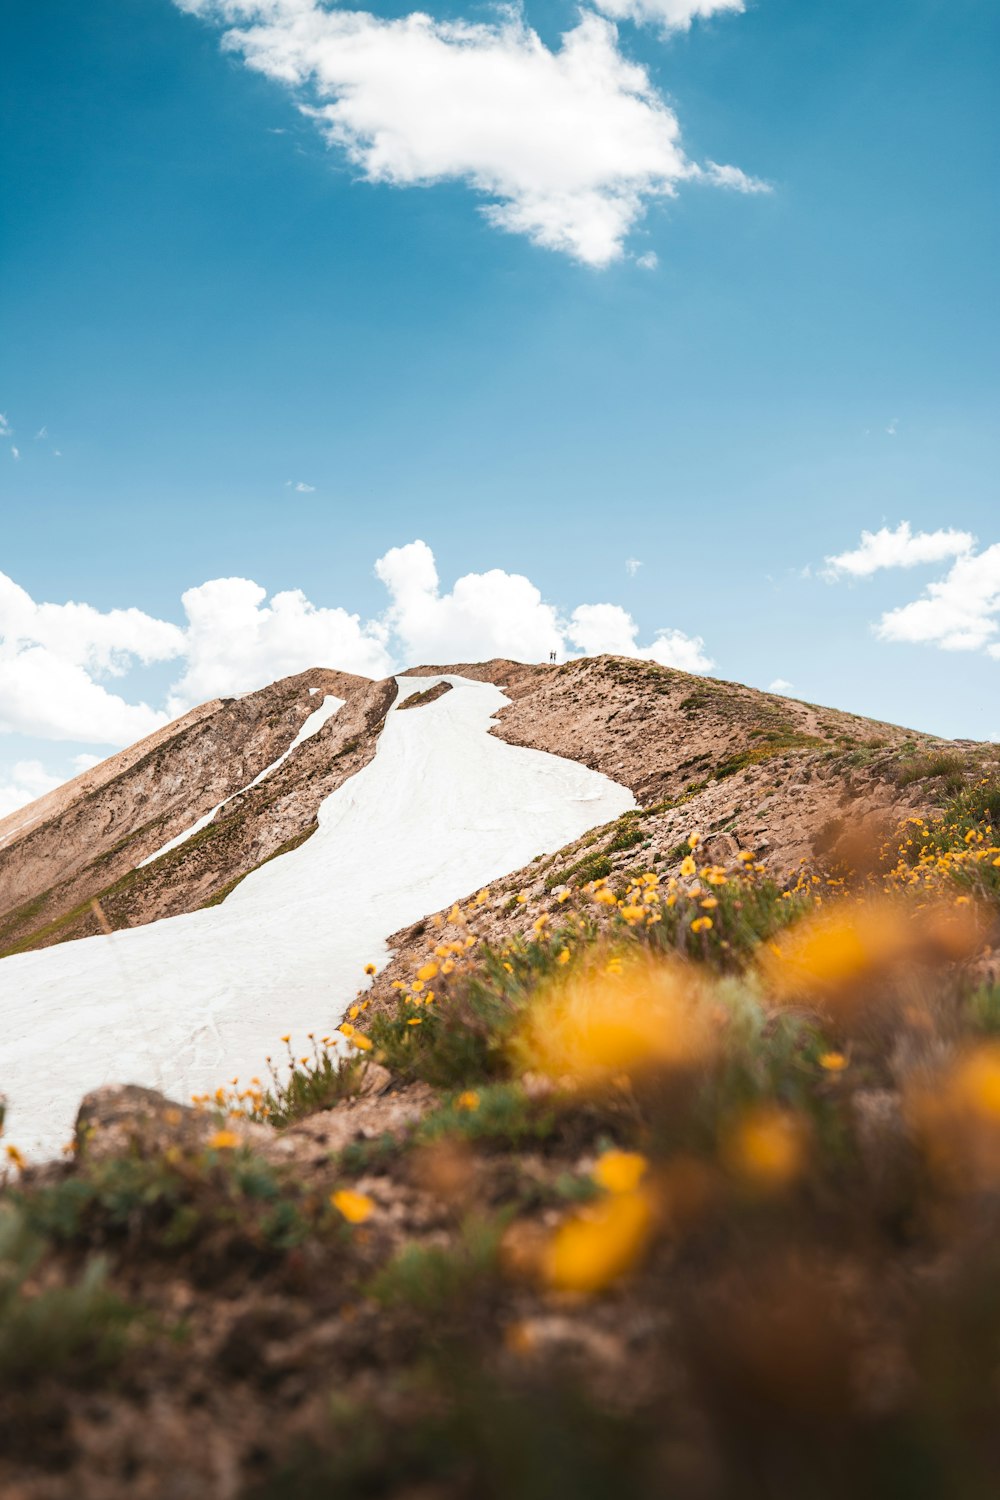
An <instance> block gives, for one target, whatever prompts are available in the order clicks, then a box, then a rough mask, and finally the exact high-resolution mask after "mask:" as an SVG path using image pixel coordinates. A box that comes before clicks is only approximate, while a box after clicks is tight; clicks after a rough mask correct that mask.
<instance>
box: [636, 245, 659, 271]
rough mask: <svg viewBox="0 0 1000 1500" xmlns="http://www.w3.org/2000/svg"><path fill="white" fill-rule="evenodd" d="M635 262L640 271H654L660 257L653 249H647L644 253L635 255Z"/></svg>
mask: <svg viewBox="0 0 1000 1500" xmlns="http://www.w3.org/2000/svg"><path fill="white" fill-rule="evenodd" d="M635 263H636V265H637V266H638V267H639V270H640V271H655V270H656V268H657V266H658V265H659V264H660V257H659V256H658V255H657V253H656V251H655V250H647V251H646V253H645V255H637V256H636V258H635Z"/></svg>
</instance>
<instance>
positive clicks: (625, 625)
mask: <svg viewBox="0 0 1000 1500" xmlns="http://www.w3.org/2000/svg"><path fill="white" fill-rule="evenodd" d="M566 633H567V635H568V636H569V639H570V640H571V641H572V643H573V645H574V646H576V647H577V649H578V650H579V651H580V652H581V653H582V655H584V656H600V655H602V654H603V653H605V652H607V653H608V654H609V655H611V656H635V657H639V658H641V659H642V660H644V661H658V662H659V663H660V664H661V666H664V667H678V668H679V669H680V670H681V671H682V672H710V671H711V669H712V667H713V666H714V662H713V661H712V660H711V658H710V657H709V656H707V655H706V654H705V642H704V641H703V640H702V638H701V636H700V635H696V636H689V635H685V634H684V632H683V631H681V630H661V631H659V632H658V634H657V635H656V637H655V638H654V640H653V642H652V644H651V645H649V646H640V645H639V644H638V641H637V636H638V634H639V627H638V626H637V625H636V623H635V621H634V620H633V619H632V616H631V615H630V614H629V613H628V611H627V610H625V609H622V607H621V605H620V604H580V605H578V606H577V608H576V609H574V611H573V613H572V615H571V616H570V619H569V625H568V627H567V632H566Z"/></svg>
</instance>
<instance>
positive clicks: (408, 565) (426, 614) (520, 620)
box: [375, 541, 563, 663]
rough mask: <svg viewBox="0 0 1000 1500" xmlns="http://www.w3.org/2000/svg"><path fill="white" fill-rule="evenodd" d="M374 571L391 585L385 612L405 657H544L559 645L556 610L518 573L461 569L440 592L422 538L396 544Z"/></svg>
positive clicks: (435, 659)
mask: <svg viewBox="0 0 1000 1500" xmlns="http://www.w3.org/2000/svg"><path fill="white" fill-rule="evenodd" d="M375 573H376V575H377V577H378V578H380V579H381V581H382V582H383V583H384V584H385V586H386V588H387V589H388V590H389V595H390V599H391V602H390V605H389V608H388V610H387V612H386V615H385V619H386V623H387V624H388V626H389V628H390V629H391V631H392V632H393V635H394V636H395V637H396V639H397V640H398V642H399V644H400V647H401V649H402V652H403V656H404V658H405V660H406V661H407V662H410V663H420V662H441V661H483V660H486V659H488V658H489V657H491V656H511V657H514V658H515V659H516V660H518V661H542V660H544V659H545V658H547V657H548V654H549V652H550V651H558V650H560V649H561V648H562V645H563V641H562V631H561V629H560V626H559V620H558V617H557V615H556V611H555V609H553V607H552V605H550V604H546V603H545V602H544V601H543V599H542V596H541V594H540V593H539V591H538V589H537V588H536V587H535V585H534V584H533V583H532V582H531V581H530V579H528V578H525V577H523V576H522V575H521V574H519V573H505V572H503V570H502V569H500V568H491V569H490V571H489V572H488V573H466V574H465V576H464V577H462V578H459V579H457V580H456V582H455V585H454V587H453V588H452V590H451V592H450V593H446V594H442V593H441V592H440V588H439V583H438V574H437V567H436V566H435V562H434V554H433V553H432V551H431V549H430V548H429V547H428V545H427V543H426V542H421V541H416V542H410V543H408V544H407V545H406V546H405V547H393V548H392V549H391V550H390V551H389V552H387V553H386V554H385V556H384V557H380V558H379V560H378V562H377V563H376V564H375Z"/></svg>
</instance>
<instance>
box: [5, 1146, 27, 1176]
mask: <svg viewBox="0 0 1000 1500" xmlns="http://www.w3.org/2000/svg"><path fill="white" fill-rule="evenodd" d="M4 1151H5V1154H6V1156H7V1160H8V1161H9V1162H10V1163H11V1165H12V1166H15V1167H16V1168H17V1170H18V1171H19V1172H23V1171H24V1168H25V1160H24V1157H23V1155H22V1154H21V1152H20V1151H19V1150H18V1149H17V1147H16V1146H5V1147H4Z"/></svg>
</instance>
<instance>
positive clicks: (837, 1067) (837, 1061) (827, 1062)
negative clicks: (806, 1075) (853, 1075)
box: [819, 1052, 847, 1073]
mask: <svg viewBox="0 0 1000 1500" xmlns="http://www.w3.org/2000/svg"><path fill="white" fill-rule="evenodd" d="M819 1065H820V1067H821V1068H825V1069H826V1071H827V1072H828V1073H842V1072H843V1071H844V1069H845V1068H846V1067H847V1058H846V1057H845V1056H844V1054H843V1053H842V1052H823V1053H821V1055H820V1058H819Z"/></svg>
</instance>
